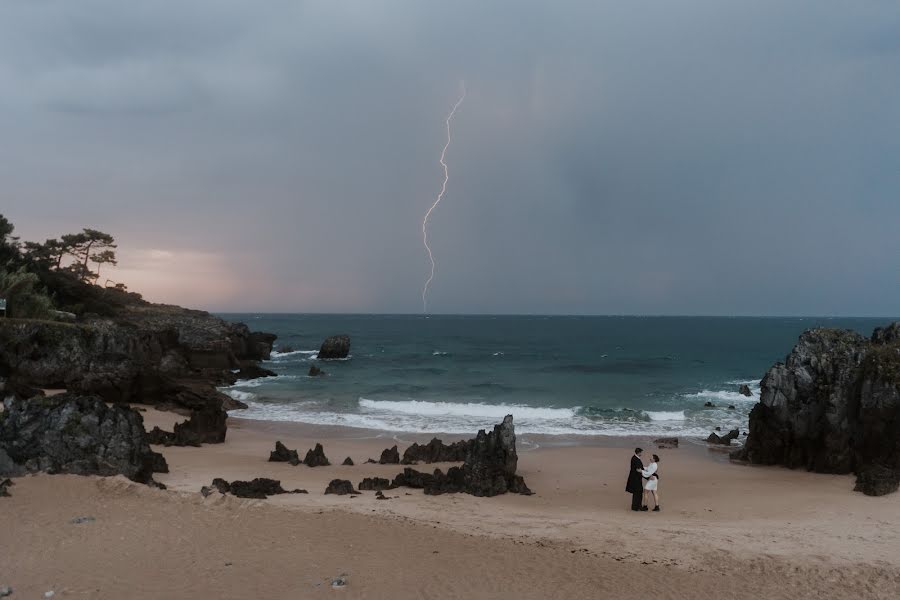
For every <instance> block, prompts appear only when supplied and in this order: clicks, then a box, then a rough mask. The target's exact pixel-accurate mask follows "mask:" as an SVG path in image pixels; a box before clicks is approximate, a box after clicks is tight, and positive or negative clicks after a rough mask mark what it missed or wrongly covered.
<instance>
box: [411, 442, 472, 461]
mask: <svg viewBox="0 0 900 600" xmlns="http://www.w3.org/2000/svg"><path fill="white" fill-rule="evenodd" d="M471 445H472V440H460V441H458V442H454V443H452V444H450V445H446V444H444V442H442V441H441V440H439V439H438V438H432V439H431V441H430V442H428V443H427V444H424V445H421V444H417V443H414V444H413V445H411V446H410V447H408V448H407V449H406V452H404V453H403V460H401V461H400V464H403V465H414V464H417V463H425V464H431V463H436V462H462V461H464V460H466V453H467V452H468V451H469V448H470V447H471Z"/></svg>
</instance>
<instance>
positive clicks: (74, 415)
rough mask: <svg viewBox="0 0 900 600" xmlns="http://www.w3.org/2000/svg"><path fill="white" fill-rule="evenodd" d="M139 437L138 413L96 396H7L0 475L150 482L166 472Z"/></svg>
mask: <svg viewBox="0 0 900 600" xmlns="http://www.w3.org/2000/svg"><path fill="white" fill-rule="evenodd" d="M167 470H168V466H167V465H166V461H165V459H164V458H163V457H162V455H160V454H158V453H156V452H153V451H152V450H151V449H150V446H149V445H147V440H146V439H145V436H144V423H143V419H142V418H141V415H140V414H139V413H138V412H136V411H134V410H132V409H131V408H128V407H122V406H112V407H109V406H107V405H106V403H105V402H103V401H102V400H101V399H100V398H98V397H96V396H78V395H75V394H61V395H57V396H53V397H50V398H41V397H36V398H32V399H29V400H20V399H11V400H10V401H8V402H7V406H6V409H5V410H4V411H3V412H0V476H15V475H22V474H23V473H26V472H37V471H47V472H49V473H73V474H76V475H119V474H121V475H125V476H126V477H128V478H129V479H133V480H134V481H139V482H141V483H152V482H153V473H154V472H166V471H167Z"/></svg>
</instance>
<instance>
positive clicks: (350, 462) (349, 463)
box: [341, 456, 353, 467]
mask: <svg viewBox="0 0 900 600" xmlns="http://www.w3.org/2000/svg"><path fill="white" fill-rule="evenodd" d="M341 464H342V465H344V466H345V467H352V466H353V459H352V458H350V457H349V456H348V457H347V458H345V459H344V462H342V463H341Z"/></svg>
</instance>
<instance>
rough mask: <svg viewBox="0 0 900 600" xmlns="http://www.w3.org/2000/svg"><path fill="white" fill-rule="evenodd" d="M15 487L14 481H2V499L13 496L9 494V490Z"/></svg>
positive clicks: (0, 495) (0, 489)
mask: <svg viewBox="0 0 900 600" xmlns="http://www.w3.org/2000/svg"><path fill="white" fill-rule="evenodd" d="M13 485H15V484H14V483H13V480H12V479H4V480H3V481H0V498H3V497H7V498H8V497H9V496H10V495H11V494H10V493H9V488H11V487H12V486H13Z"/></svg>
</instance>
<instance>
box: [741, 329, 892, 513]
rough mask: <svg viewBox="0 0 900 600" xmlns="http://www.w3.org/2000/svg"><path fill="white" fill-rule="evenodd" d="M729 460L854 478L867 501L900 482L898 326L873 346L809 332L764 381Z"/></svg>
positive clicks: (848, 334)
mask: <svg viewBox="0 0 900 600" xmlns="http://www.w3.org/2000/svg"><path fill="white" fill-rule="evenodd" d="M733 457H734V458H737V459H740V460H746V461H749V462H751V463H756V464H766V465H784V466H787V467H790V468H805V469H808V470H810V471H815V472H819V473H856V474H857V476H858V477H857V489H858V490H860V491H862V492H864V493H866V494H870V495H881V494H885V493H889V492H892V491H896V490H897V488H898V481H900V322H898V323H893V324H892V325H890V326H888V327H883V328H878V329H876V330H875V332H874V333H873V335H872V337H871V338H866V337H864V336H862V335H859V334H857V333H855V332H852V331H839V330H834V329H813V330H810V331H806V332H805V333H803V335H801V336H800V340H799V342H798V343H797V345H796V346H794V349H793V350H792V351H791V353H790V354H789V355H788V356H787V358H786V360H785V362H784V363H778V364H776V365H774V366H773V367H772V368H771V369H769V371H768V372H767V373H766V375H765V377H764V378H763V380H762V384H761V391H760V401H759V403H758V404H757V405H756V406H755V407H754V408H753V410H752V411H751V413H750V435H749V437H748V438H747V442H746V444H745V445H744V447H743V448H742V449H741V450H738V451H737V452H735V453H734V454H733Z"/></svg>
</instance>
